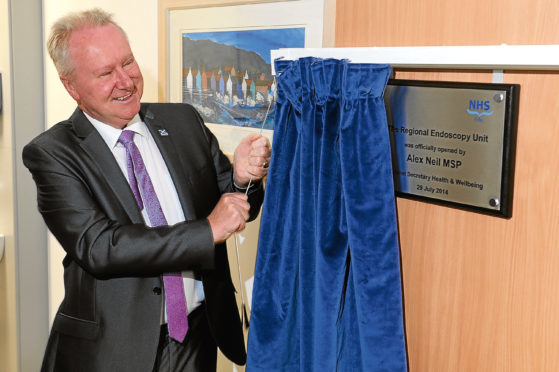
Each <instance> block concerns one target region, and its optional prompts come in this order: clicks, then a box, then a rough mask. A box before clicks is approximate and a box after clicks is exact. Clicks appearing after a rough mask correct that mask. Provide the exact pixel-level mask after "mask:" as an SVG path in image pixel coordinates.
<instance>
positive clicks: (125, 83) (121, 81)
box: [116, 68, 134, 89]
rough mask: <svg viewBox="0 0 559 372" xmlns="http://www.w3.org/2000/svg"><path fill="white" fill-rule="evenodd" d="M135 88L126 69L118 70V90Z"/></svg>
mask: <svg viewBox="0 0 559 372" xmlns="http://www.w3.org/2000/svg"><path fill="white" fill-rule="evenodd" d="M133 86H134V82H133V81H132V78H131V77H130V75H128V73H127V72H126V71H124V69H122V68H117V69H116V87H117V88H118V89H128V88H131V87H133Z"/></svg>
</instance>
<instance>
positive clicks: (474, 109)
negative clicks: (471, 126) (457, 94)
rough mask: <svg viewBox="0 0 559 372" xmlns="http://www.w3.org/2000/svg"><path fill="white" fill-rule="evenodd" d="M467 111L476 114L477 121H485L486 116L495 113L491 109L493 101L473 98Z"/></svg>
mask: <svg viewBox="0 0 559 372" xmlns="http://www.w3.org/2000/svg"><path fill="white" fill-rule="evenodd" d="M466 112H467V113H468V114H470V115H473V116H475V119H474V120H475V121H479V122H480V123H483V117H484V116H491V115H493V110H491V101H482V100H478V99H471V100H470V104H469V106H468V108H467V109H466Z"/></svg>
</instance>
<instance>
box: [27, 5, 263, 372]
mask: <svg viewBox="0 0 559 372" xmlns="http://www.w3.org/2000/svg"><path fill="white" fill-rule="evenodd" d="M48 47H49V53H50V55H51V57H52V59H53V61H54V63H55V65H56V67H57V70H58V72H59V75H60V79H61V81H62V83H63V84H64V86H65V88H66V89H67V91H68V93H69V94H70V95H71V96H72V97H73V98H74V99H75V100H76V102H77V103H78V108H77V109H76V111H75V112H74V113H73V115H72V116H71V117H70V118H69V119H68V120H65V121H63V122H60V123H58V124H56V125H55V126H53V127H52V128H50V129H49V130H47V131H46V132H44V133H42V134H41V135H39V136H38V137H37V138H35V139H34V140H33V141H31V142H30V143H29V144H28V145H27V146H26V147H25V148H24V150H23V160H24V163H25V166H26V167H27V168H28V169H29V170H30V171H31V173H32V175H33V178H34V180H35V182H36V185H37V199H38V206H39V211H40V212H41V214H42V215H43V217H44V220H45V222H46V224H47V226H48V227H49V229H50V231H51V232H52V233H53V234H54V236H55V237H56V238H57V239H58V241H59V242H60V244H61V245H62V247H63V248H64V250H65V251H66V257H65V258H64V261H63V265H64V285H65V297H64V300H63V302H62V304H61V305H60V308H59V310H58V312H57V314H56V316H55V319H54V323H53V325H52V330H51V334H50V337H49V342H48V345H47V349H46V352H45V357H44V361H43V366H42V370H43V371H57V372H64V371H68V372H74V371H97V372H106V371H107V372H108V371H118V372H122V371H134V372H137V371H209V370H215V368H216V353H217V348H216V346H217V347H219V348H220V349H221V350H222V352H223V353H224V355H225V356H227V357H228V358H229V359H231V360H232V361H233V362H235V363H237V364H244V363H245V359H246V353H245V348H244V340H243V333H242V327H241V323H240V320H239V314H238V310H237V305H236V301H235V296H234V291H235V289H234V287H233V284H232V281H231V276H230V272H229V264H228V261H227V254H226V248H225V244H224V243H225V240H226V239H227V238H228V237H229V236H230V235H231V234H233V233H234V232H236V231H240V230H242V229H243V228H244V226H245V223H246V221H248V220H250V219H253V218H255V217H256V215H257V213H258V210H259V208H260V205H261V203H262V200H263V189H262V185H261V182H260V180H261V179H262V178H263V177H264V176H265V175H266V173H267V164H268V162H269V159H270V146H269V142H268V141H267V140H266V139H265V138H263V137H261V136H256V135H254V136H249V137H247V138H245V139H244V140H242V141H241V143H240V144H239V146H238V147H237V149H236V150H235V154H234V160H233V167H232V166H231V163H230V162H229V161H228V159H227V157H226V156H224V154H223V153H222V152H221V151H220V150H219V147H218V143H217V140H216V138H215V137H214V136H213V135H212V133H211V132H210V131H209V130H208V129H207V128H206V127H205V125H204V123H203V122H202V119H201V118H200V116H199V115H198V113H197V112H196V111H195V110H194V109H193V108H192V107H191V106H189V105H185V104H141V103H140V98H141V96H142V89H143V79H142V74H141V72H140V69H139V67H138V65H137V63H136V61H135V59H134V55H133V54H132V51H131V49H130V46H129V44H128V41H127V38H126V35H125V34H124V32H123V30H122V29H121V28H120V27H119V26H118V25H116V24H115V23H114V22H113V20H112V19H111V17H110V15H108V14H107V13H105V12H103V11H101V10H92V11H86V12H81V13H77V14H72V15H69V16H66V17H64V18H61V19H60V20H59V21H57V22H56V23H55V25H54V26H53V28H52V32H51V36H50V38H49V41H48ZM126 131H132V132H133V133H132V136H133V142H134V143H135V145H137V148H138V149H139V152H140V153H141V158H142V159H143V162H144V163H145V169H146V171H147V173H148V174H149V178H151V181H152V186H153V187H152V189H153V190H154V192H155V194H156V197H157V199H158V203H159V204H158V205H160V207H161V208H160V209H161V211H162V212H163V214H164V217H165V218H166V219H165V220H166V223H164V224H161V223H157V224H156V223H154V222H153V221H151V219H152V217H151V215H149V213H147V212H146V209H148V207H145V205H146V204H149V203H151V201H150V200H146V194H144V192H143V189H142V192H141V193H138V192H135V191H134V190H135V189H134V187H133V186H131V185H132V184H133V183H135V182H136V181H135V178H134V175H133V173H132V175H131V173H130V172H132V170H131V169H132V168H131V165H130V164H131V163H127V161H128V159H129V158H127V156H128V147H126V149H125V146H123V142H121V134H122V133H123V132H126ZM134 161H135V160H134ZM135 167H136V163H134V168H133V169H134V171H136V168H135ZM131 177H132V178H131ZM138 183H139V181H138ZM148 212H149V211H148ZM178 272H182V278H183V280H182V282H183V285H184V295H185V297H186V308H187V311H186V312H187V313H188V332H187V333H186V336H185V337H184V340H179V341H177V340H175V339H173V338H171V337H170V336H169V330H168V328H167V325H166V324H167V320H168V312H167V311H166V308H167V307H168V306H167V305H166V301H165V300H164V299H165V294H166V293H165V292H166V291H165V289H164V286H163V283H162V279H161V277H162V275H164V274H165V273H178ZM179 282H180V280H179ZM185 317H186V315H185Z"/></svg>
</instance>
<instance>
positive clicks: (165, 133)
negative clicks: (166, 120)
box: [159, 129, 169, 136]
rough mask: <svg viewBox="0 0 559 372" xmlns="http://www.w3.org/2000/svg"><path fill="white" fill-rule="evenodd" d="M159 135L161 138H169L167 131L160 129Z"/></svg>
mask: <svg viewBox="0 0 559 372" xmlns="http://www.w3.org/2000/svg"><path fill="white" fill-rule="evenodd" d="M159 135H160V136H168V135H169V133H168V132H167V129H159Z"/></svg>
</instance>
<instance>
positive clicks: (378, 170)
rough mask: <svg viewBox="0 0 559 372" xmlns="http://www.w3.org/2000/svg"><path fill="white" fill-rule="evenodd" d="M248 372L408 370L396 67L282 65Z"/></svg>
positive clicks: (308, 61) (338, 63) (317, 61)
mask: <svg viewBox="0 0 559 372" xmlns="http://www.w3.org/2000/svg"><path fill="white" fill-rule="evenodd" d="M275 63H276V72H277V74H278V76H277V81H278V90H277V94H278V98H277V104H276V114H275V115H276V116H275V123H274V138H273V149H272V159H271V163H270V171H269V174H268V180H267V183H266V197H265V201H264V206H263V211H262V219H261V227H260V238H259V246H258V254H257V261H256V269H255V278H254V288H253V296H252V298H253V300H252V314H251V326H250V332H249V339H248V361H247V370H248V371H266V372H271V371H405V370H406V368H407V367H406V365H407V363H406V348H405V335H404V326H403V324H404V323H403V309H402V288H401V276H400V256H399V243H398V230H397V220H396V209H395V200H394V186H393V178H392V166H391V159H390V144H389V136H388V127H387V123H386V112H385V108H384V101H383V94H384V88H385V87H386V83H387V81H388V78H389V75H390V66H388V65H374V64H351V63H348V62H347V61H343V60H342V61H340V60H331V59H326V60H322V59H315V58H303V59H300V60H296V61H284V60H277V61H276V62H275Z"/></svg>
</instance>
